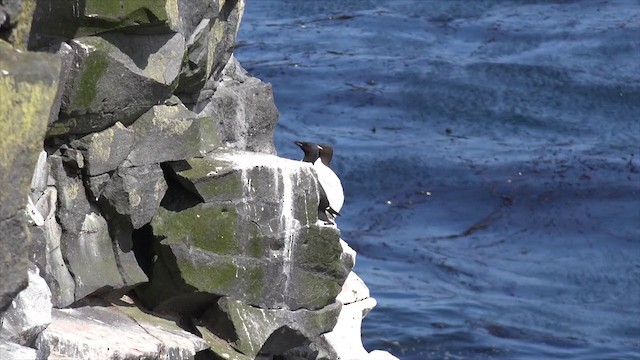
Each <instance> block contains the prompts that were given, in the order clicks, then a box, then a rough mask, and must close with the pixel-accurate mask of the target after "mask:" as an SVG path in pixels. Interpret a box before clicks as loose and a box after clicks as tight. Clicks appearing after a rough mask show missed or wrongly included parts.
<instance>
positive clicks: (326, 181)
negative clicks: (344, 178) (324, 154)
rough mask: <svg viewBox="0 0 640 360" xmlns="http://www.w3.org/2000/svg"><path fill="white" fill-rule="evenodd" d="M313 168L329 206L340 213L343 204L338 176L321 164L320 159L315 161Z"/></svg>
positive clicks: (342, 192)
mask: <svg viewBox="0 0 640 360" xmlns="http://www.w3.org/2000/svg"><path fill="white" fill-rule="evenodd" d="M314 167H315V169H316V172H317V173H318V182H319V183H320V185H321V186H322V188H323V189H324V192H325V193H326V194H327V200H329V206H331V208H332V209H333V210H335V211H337V212H340V209H342V204H344V190H343V189H342V182H340V179H339V178H338V175H336V173H334V172H333V170H331V168H329V167H328V166H326V165H325V164H323V163H322V161H320V159H318V160H316V162H315V163H314Z"/></svg>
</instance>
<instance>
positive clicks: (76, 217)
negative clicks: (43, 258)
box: [47, 153, 90, 235]
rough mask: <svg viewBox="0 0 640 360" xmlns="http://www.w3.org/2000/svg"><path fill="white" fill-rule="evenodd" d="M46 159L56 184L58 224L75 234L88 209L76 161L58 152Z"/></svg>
mask: <svg viewBox="0 0 640 360" xmlns="http://www.w3.org/2000/svg"><path fill="white" fill-rule="evenodd" d="M47 161H48V162H49V169H50V174H51V176H52V177H53V179H54V181H55V184H56V185H55V186H56V190H57V196H58V213H57V214H58V219H59V221H60V225H61V226H62V229H63V230H64V231H65V232H67V233H71V234H73V235H77V234H79V233H80V228H81V227H82V223H83V221H84V216H85V215H86V214H88V213H89V210H90V205H89V201H88V200H87V197H86V195H85V189H84V185H83V183H82V174H81V172H80V169H79V168H78V166H77V163H76V162H74V161H66V159H65V158H64V157H63V156H62V155H60V154H59V153H57V154H53V155H50V156H49V158H48V160H47Z"/></svg>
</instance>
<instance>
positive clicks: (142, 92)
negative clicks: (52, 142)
mask: <svg viewBox="0 0 640 360" xmlns="http://www.w3.org/2000/svg"><path fill="white" fill-rule="evenodd" d="M70 44H71V46H72V47H73V50H74V52H75V59H74V61H73V63H74V64H73V65H72V67H71V69H70V73H69V80H68V83H67V86H66V87H65V92H64V94H63V97H64V98H65V99H67V101H65V102H63V106H62V108H61V112H60V117H59V119H58V120H57V121H56V122H55V123H53V124H52V125H51V127H50V129H49V131H48V134H49V135H51V136H55V135H63V134H67V133H71V134H87V133H92V132H97V131H101V130H104V129H106V128H108V127H111V126H112V125H114V124H115V123H116V122H118V121H119V122H121V123H123V124H124V125H129V124H131V123H132V122H133V121H134V120H136V119H137V118H138V117H139V116H140V115H142V114H143V113H145V112H146V111H147V110H149V109H150V108H151V107H152V106H153V105H156V104H158V103H161V102H162V101H164V100H165V99H167V98H168V97H169V95H170V94H171V92H172V91H173V89H175V86H176V85H177V77H178V74H179V72H180V67H181V65H182V59H183V55H184V52H185V40H184V37H183V36H182V35H180V34H159V35H132V34H122V33H109V34H104V35H101V36H99V37H98V36H90V37H82V38H77V39H74V40H72V41H71V42H70Z"/></svg>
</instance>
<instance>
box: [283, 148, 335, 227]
mask: <svg viewBox="0 0 640 360" xmlns="http://www.w3.org/2000/svg"><path fill="white" fill-rule="evenodd" d="M294 143H295V144H296V145H298V146H299V147H300V148H301V149H302V151H304V158H303V159H302V161H304V162H308V163H311V164H314V163H315V162H316V160H318V159H319V158H320V147H319V146H318V144H316V143H312V142H302V141H294ZM314 168H316V167H315V164H314ZM316 170H317V168H316ZM316 172H317V171H316ZM318 183H319V181H318ZM318 190H319V192H320V202H319V204H318V219H319V220H322V221H323V222H324V223H325V224H329V225H334V222H333V221H331V219H329V217H331V218H332V219H335V217H336V216H337V215H340V214H339V213H338V212H337V211H334V210H333V209H332V208H331V206H330V205H329V200H328V198H327V194H326V192H325V191H324V188H323V187H322V184H320V186H318Z"/></svg>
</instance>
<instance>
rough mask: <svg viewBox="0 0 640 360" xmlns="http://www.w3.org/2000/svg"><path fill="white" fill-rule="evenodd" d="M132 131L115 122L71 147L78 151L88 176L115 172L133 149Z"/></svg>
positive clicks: (76, 141)
mask: <svg viewBox="0 0 640 360" xmlns="http://www.w3.org/2000/svg"><path fill="white" fill-rule="evenodd" d="M133 141H134V137H133V131H132V130H129V129H127V128H126V127H125V126H124V125H122V123H120V122H117V123H116V124H115V125H113V126H112V127H110V128H108V129H106V130H103V131H100V132H97V133H93V134H90V135H87V136H84V137H82V138H80V139H78V140H75V141H73V142H72V143H71V145H72V146H73V147H74V148H76V149H78V150H80V151H81V152H82V155H83V157H84V160H85V171H86V173H87V174H88V175H90V176H95V175H100V174H103V173H106V172H108V171H113V170H115V169H116V168H117V167H118V165H120V164H121V163H122V161H124V159H126V158H127V155H129V152H130V151H131V149H132V148H133Z"/></svg>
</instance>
